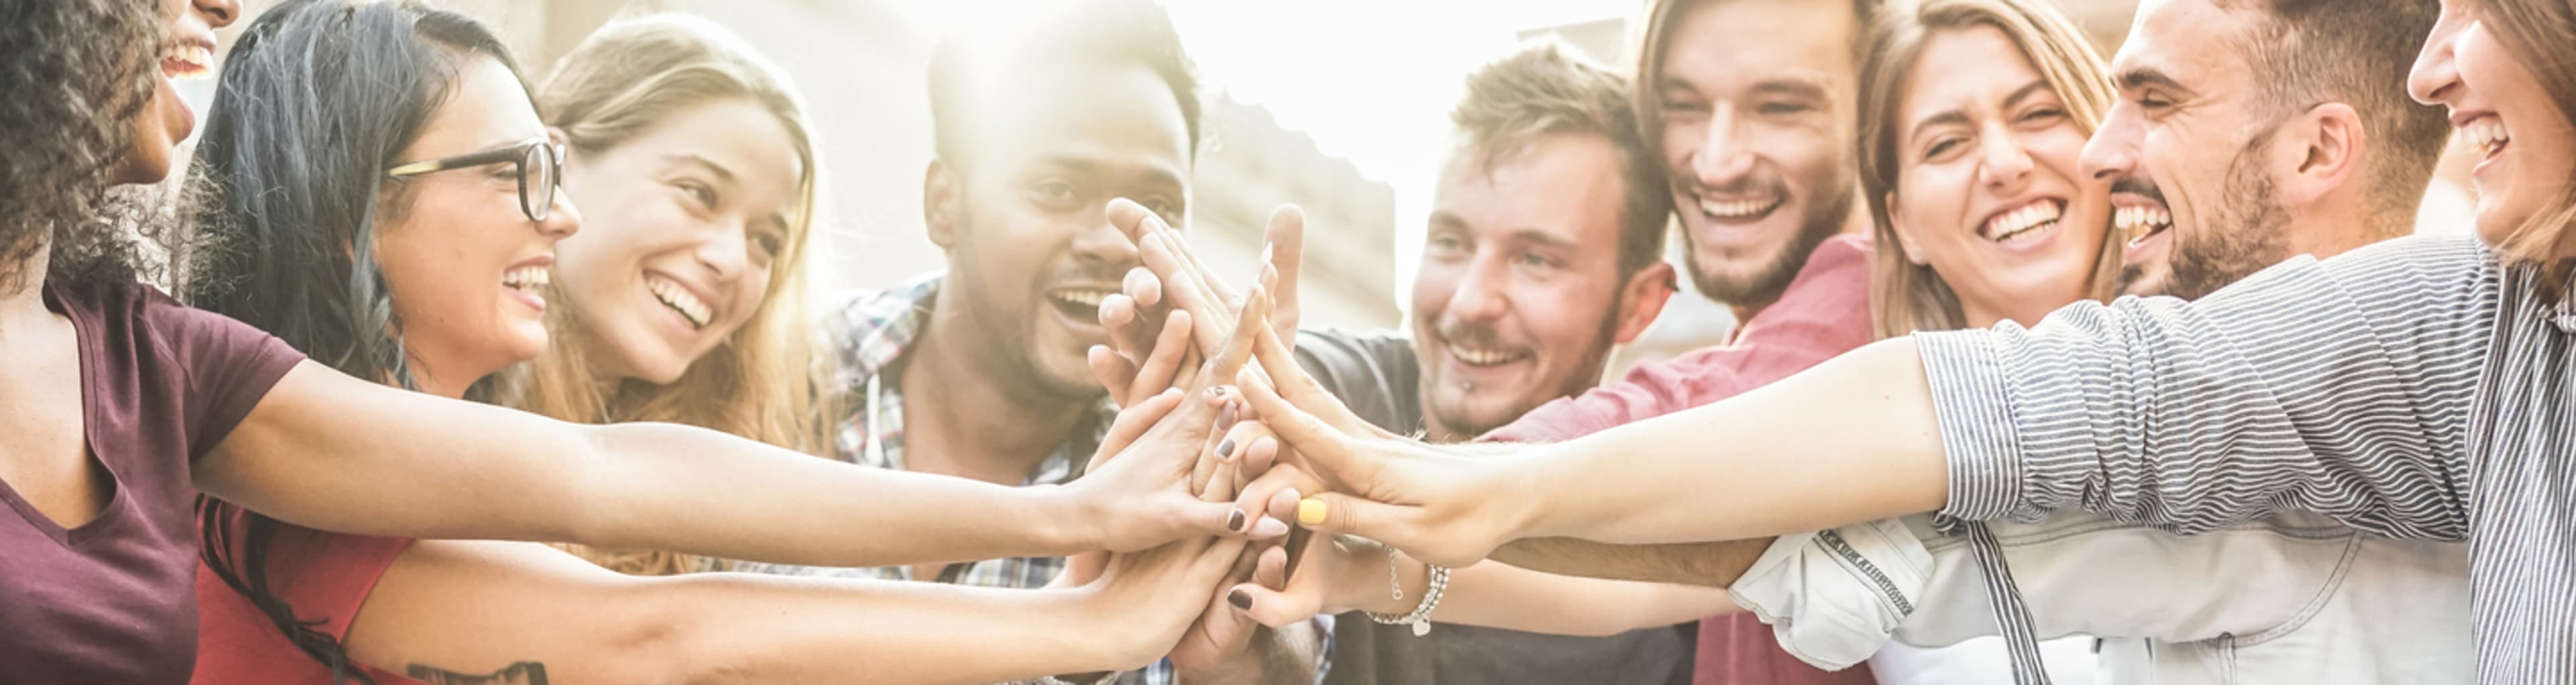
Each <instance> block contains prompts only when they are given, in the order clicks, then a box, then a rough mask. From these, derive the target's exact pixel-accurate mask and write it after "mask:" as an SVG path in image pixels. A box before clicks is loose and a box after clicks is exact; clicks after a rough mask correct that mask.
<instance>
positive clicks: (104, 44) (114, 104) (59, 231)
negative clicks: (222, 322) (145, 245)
mask: <svg viewBox="0 0 2576 685" xmlns="http://www.w3.org/2000/svg"><path fill="white" fill-rule="evenodd" d="M161 28H162V23H161V18H160V17H159V16H158V15H157V14H156V10H155V9H154V8H153V5H152V3H145V2H134V1H133V0H0V93H7V94H8V95H7V96H5V97H0V150H6V151H7V153H6V154H0V291H6V290H15V289H17V288H18V287H19V286H22V285H25V284H26V282H25V279H26V278H27V276H28V275H29V274H28V273H27V270H28V268H29V267H30V266H31V264H30V262H31V260H33V259H34V258H35V256H36V253H37V251H38V250H45V251H47V252H48V261H50V262H51V265H50V266H49V267H47V269H46V272H45V273H46V275H45V277H44V278H45V281H46V282H47V283H49V284H65V285H68V284H83V285H86V284H91V283H112V282H122V281H132V280H134V279H135V278H136V275H137V273H138V270H139V268H140V265H141V264H142V259H141V250H139V249H138V247H139V241H137V240H136V239H135V236H133V235H130V234H129V233H127V232H123V231H114V230H104V229H107V228H110V227H111V224H110V222H108V221H106V220H105V219H104V218H103V217H101V216H100V214H99V210H100V208H101V207H102V206H103V205H104V203H105V202H106V199H107V196H108V189H109V188H110V187H113V186H114V185H115V183H116V180H115V174H116V170H117V167H118V165H119V164H120V163H122V162H123V161H124V160H125V154H126V150H127V148H128V147H129V146H131V145H132V144H133V131H134V117H135V115H136V114H138V113H140V112H142V111H143V107H144V106H145V105H147V104H149V103H150V102H151V101H152V92H153V89H154V85H155V84H154V78H156V74H155V71H154V70H155V65H156V64H158V55H159V52H160V50H159V46H160V45H161V44H162V43H163V41H164V37H163V35H162V31H161Z"/></svg>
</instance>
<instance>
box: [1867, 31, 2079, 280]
mask: <svg viewBox="0 0 2576 685" xmlns="http://www.w3.org/2000/svg"><path fill="white" fill-rule="evenodd" d="M1970 65H1975V67H1976V68H1969V66H1970ZM1906 83H1907V84H1908V89H1907V93H1906V95H1905V97H1904V99H1903V100H1902V104H1900V105H1899V107H1898V110H1897V121H1899V122H1901V123H1900V125H1899V128H1898V129H1897V145H1896V159H1897V160H1898V164H1897V169H1898V171H1897V184H1896V191H1895V192H1893V193H1891V194H1890V197H1889V198H1888V210H1889V215H1890V219H1891V222H1892V223H1893V225H1894V228H1895V229H1896V232H1897V235H1898V236H1899V237H1900V239H1901V242H1902V243H1903V246H1904V249H1905V253H1906V255H1907V257H1908V258H1910V259H1912V260H1913V261H1914V262H1915V263H1918V264H1929V265H1930V266H1931V267H1932V269H1933V271H1935V272H1937V273H1939V274H1940V275H1941V279H1942V281H1944V282H1946V283H1947V284H1948V285H1949V286H1950V288H1951V290H1952V291H1953V292H1955V293H1957V295H1958V297H1959V305H1960V309H1961V311H1962V313H1964V314H1965V315H1966V316H1967V320H1968V324H1969V325H1971V326H1986V325H1991V324H1993V323H1994V322H1996V321H1999V320H2003V319H2013V320H2018V321H2022V322H2023V323H2037V322H2038V320H2039V317H2040V316H2044V315H2045V314H2046V313H2047V312H2048V311H2049V310H2052V309H2055V308H2057V307H2059V306H2062V305H2064V304H2066V303H2068V302H2073V301H2075V300H2077V299H2081V298H2082V297H2084V295H2085V290H2086V286H2087V285H2089V282H2090V281H2091V276H2092V272H2093V264H2094V261H2095V259H2096V258H2097V257H2099V256H2100V250H2101V245H2102V233H2103V231H2104V230H2105V221H2104V219H2105V218H2104V217H2102V216H2099V215H2098V214H2097V215H2095V216H2089V217H2069V216H2067V213H2068V211H2069V209H2070V205H2071V203H2073V202H2074V200H2075V199H2076V196H2077V194H2078V193H2079V192H2080V191H2081V190H2082V184H2080V183H2079V182H2078V179H2079V178H2081V176H2080V175H2079V173H2078V169H2077V159H2078V158H2079V157H2080V156H2081V155H2082V153H2083V150H2084V141H2085V135H2084V130H2083V127H2082V126H2081V125H2079V124H2078V123H2077V122H2076V120H2075V118H2074V117H2073V116H2070V115H2069V114H2068V112H2067V107H2066V103H2065V102H2064V100H2063V99H2062V98H2061V97H2060V96H2059V94H2058V93H2057V92H2056V91H2055V90H2053V89H2052V88H2050V87H2049V83H2048V81H2047V80H2046V79H2045V78H2043V77H2042V76H2041V75H2040V73H2039V71H2038V70H2037V69H2035V68H2034V67H2032V66H2031V63H2030V59H2029V57H2028V56H2027V55H2026V54H2025V53H2024V52H2023V51H2022V49H2021V48H2020V46H2018V45H2015V44H2014V43H2013V42H2012V40H2011V39H2010V38H2008V37H2006V36H2005V35H2004V33H2003V31H2001V30H1999V29H1996V28H1994V27H1992V26H1986V25H1979V26H1976V27H1973V28H1968V29H1963V30H1956V31H1949V32H1945V33H1940V34H1936V35H1933V36H1931V37H1930V38H1928V39H1927V40H1926V42H1925V44H1924V46H1923V52H1922V55H1921V57H1920V58H1919V59H1917V60H1916V61H1915V63H1914V67H1913V70H1912V72H1911V73H1910V74H1909V75H1908V76H1907V79H1906Z"/></svg>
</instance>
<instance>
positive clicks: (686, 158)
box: [662, 152, 734, 183]
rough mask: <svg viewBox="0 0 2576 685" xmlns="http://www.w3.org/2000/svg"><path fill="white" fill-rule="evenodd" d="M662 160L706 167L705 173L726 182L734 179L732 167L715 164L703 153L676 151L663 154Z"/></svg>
mask: <svg viewBox="0 0 2576 685" xmlns="http://www.w3.org/2000/svg"><path fill="white" fill-rule="evenodd" d="M662 160H663V161H666V162H672V163H676V164H687V165H694V166H697V167H701V168H704V169H706V170H707V173H709V174H714V175H715V177H716V180H719V181H723V182H726V183H732V182H733V181H734V178H733V170H732V169H727V168H725V165H722V164H717V163H716V161H715V160H712V159H707V158H706V156H705V155H699V154H695V153H689V152H677V153H672V154H668V155H663V156H662Z"/></svg>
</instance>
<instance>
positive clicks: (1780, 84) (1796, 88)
mask: <svg viewBox="0 0 2576 685" xmlns="http://www.w3.org/2000/svg"><path fill="white" fill-rule="evenodd" d="M1753 94H1755V95H1788V96H1793V97H1802V98H1807V99H1811V100H1826V99H1830V95H1828V91H1827V89H1826V88H1825V84H1823V83H1819V82H1817V81H1815V80H1811V79H1772V80H1769V81H1763V82H1761V83H1756V84H1753Z"/></svg>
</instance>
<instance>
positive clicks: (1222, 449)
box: [1216, 438, 1234, 459]
mask: <svg viewBox="0 0 2576 685" xmlns="http://www.w3.org/2000/svg"><path fill="white" fill-rule="evenodd" d="M1216 456H1217V458H1219V459H1224V458H1228V457H1233V456H1234V438H1226V439H1225V442H1220V443H1217V444H1216Z"/></svg>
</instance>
